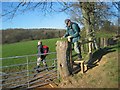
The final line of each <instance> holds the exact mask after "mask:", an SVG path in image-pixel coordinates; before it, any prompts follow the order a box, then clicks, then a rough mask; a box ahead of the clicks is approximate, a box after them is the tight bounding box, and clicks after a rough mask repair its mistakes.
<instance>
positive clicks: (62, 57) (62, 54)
mask: <svg viewBox="0 0 120 90" xmlns="http://www.w3.org/2000/svg"><path fill="white" fill-rule="evenodd" d="M56 44H57V47H56V51H57V69H58V76H60V78H61V79H62V80H64V79H66V78H67V77H68V76H69V75H70V66H71V65H70V61H69V56H70V55H69V54H70V53H69V48H68V41H57V43H56Z"/></svg>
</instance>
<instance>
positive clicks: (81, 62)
mask: <svg viewBox="0 0 120 90" xmlns="http://www.w3.org/2000/svg"><path fill="white" fill-rule="evenodd" d="M74 63H77V64H79V63H80V67H81V73H82V74H83V73H85V71H87V65H86V64H85V61H84V60H83V61H74Z"/></svg>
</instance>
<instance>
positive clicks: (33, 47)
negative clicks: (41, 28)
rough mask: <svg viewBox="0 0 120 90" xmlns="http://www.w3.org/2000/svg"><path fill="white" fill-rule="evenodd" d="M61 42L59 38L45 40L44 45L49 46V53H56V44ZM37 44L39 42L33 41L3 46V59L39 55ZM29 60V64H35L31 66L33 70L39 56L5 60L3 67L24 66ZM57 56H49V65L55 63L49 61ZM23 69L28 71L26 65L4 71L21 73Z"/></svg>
mask: <svg viewBox="0 0 120 90" xmlns="http://www.w3.org/2000/svg"><path fill="white" fill-rule="evenodd" d="M57 40H60V39H59V38H55V39H45V40H42V41H43V45H47V46H49V52H56V42H57ZM37 42H38V40H33V41H26V42H18V43H12V44H4V45H3V46H2V58H6V57H13V56H24V55H32V54H37ZM27 58H28V61H29V63H30V62H32V63H33V64H29V68H33V67H35V66H36V59H37V56H36V55H34V56H29V57H21V58H14V59H4V60H2V66H9V65H15V64H24V63H27ZM55 58H56V54H50V55H48V56H47V58H46V60H48V62H47V64H48V65H50V64H51V63H53V61H49V60H51V59H55ZM20 69H21V70H22V69H26V65H24V66H13V67H9V68H4V69H3V71H5V72H6V71H8V72H9V71H17V70H18V71H19V70H20Z"/></svg>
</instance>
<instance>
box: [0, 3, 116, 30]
mask: <svg viewBox="0 0 120 90" xmlns="http://www.w3.org/2000/svg"><path fill="white" fill-rule="evenodd" d="M13 3H15V2H13ZM7 5H10V2H6V3H3V2H2V4H1V2H0V8H2V10H3V9H6V8H7V9H9V10H10V8H9V7H7ZM56 5H58V4H56ZM55 7H59V6H55ZM2 10H0V12H2V13H4V12H3V11H2ZM6 18H7V17H3V18H2V20H1V18H0V25H1V26H0V30H2V29H3V30H4V29H8V28H25V29H32V28H57V29H65V28H66V26H65V23H64V20H65V19H66V18H69V15H68V13H67V14H66V13H64V12H56V13H53V12H50V13H48V14H47V15H46V16H44V15H43V13H42V11H40V10H39V11H37V10H36V11H28V12H25V13H22V14H17V16H15V17H14V18H13V19H12V20H10V19H7V20H6ZM112 20H114V22H116V19H115V18H113V19H112Z"/></svg>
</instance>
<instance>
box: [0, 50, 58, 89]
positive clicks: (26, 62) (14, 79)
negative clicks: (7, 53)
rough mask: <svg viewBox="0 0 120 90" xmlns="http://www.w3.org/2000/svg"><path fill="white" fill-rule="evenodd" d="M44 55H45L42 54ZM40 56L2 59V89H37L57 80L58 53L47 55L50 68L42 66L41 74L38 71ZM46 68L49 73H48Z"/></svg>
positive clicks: (0, 86)
mask: <svg viewBox="0 0 120 90" xmlns="http://www.w3.org/2000/svg"><path fill="white" fill-rule="evenodd" d="M41 55H44V54H41ZM37 56H38V54H32V55H24V56H13V57H6V58H0V60H1V61H2V66H1V67H0V69H1V70H2V72H0V77H2V78H0V82H1V83H0V88H1V89H4V88H18V87H22V88H35V87H37V86H41V85H45V84H47V83H50V82H51V81H53V80H54V79H56V78H57V68H56V67H57V63H56V62H57V59H56V52H50V53H47V57H46V63H47V65H48V67H44V65H43V64H42V62H41V64H40V68H39V71H40V72H39V73H38V72H37V71H36V69H35V67H36V66H37V64H36V63H37ZM46 68H48V69H49V71H46Z"/></svg>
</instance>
